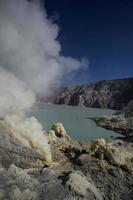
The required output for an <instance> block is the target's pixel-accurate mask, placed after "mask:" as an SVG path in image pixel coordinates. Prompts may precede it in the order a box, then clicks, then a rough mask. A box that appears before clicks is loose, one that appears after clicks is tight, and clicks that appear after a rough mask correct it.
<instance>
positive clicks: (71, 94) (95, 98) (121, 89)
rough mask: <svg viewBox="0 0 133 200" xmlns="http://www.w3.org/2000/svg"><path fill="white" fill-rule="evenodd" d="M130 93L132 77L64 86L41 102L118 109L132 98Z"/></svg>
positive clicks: (132, 89) (132, 85)
mask: <svg viewBox="0 0 133 200" xmlns="http://www.w3.org/2000/svg"><path fill="white" fill-rule="evenodd" d="M132 94H133V78H127V79H119V80H109V81H100V82H97V83H94V84H85V85H80V86H74V87H65V88H62V89H59V90H55V92H54V95H53V96H50V97H49V98H47V99H43V98H41V102H44V101H47V102H52V103H56V104H66V105H74V106H86V107H95V108H110V109H117V110H120V109H122V108H123V107H124V106H125V105H127V104H128V102H129V101H130V100H132V99H133V96H132Z"/></svg>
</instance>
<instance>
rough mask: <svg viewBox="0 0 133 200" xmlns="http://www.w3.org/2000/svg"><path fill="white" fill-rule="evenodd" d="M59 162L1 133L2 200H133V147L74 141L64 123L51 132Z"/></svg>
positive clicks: (114, 141)
mask: <svg viewBox="0 0 133 200" xmlns="http://www.w3.org/2000/svg"><path fill="white" fill-rule="evenodd" d="M47 136H48V138H49V141H50V143H51V148H52V156H53V163H52V165H51V166H50V167H47V168H46V165H45V162H44V163H43V159H44V158H43V157H42V156H40V155H39V154H37V153H36V152H33V150H31V149H28V148H27V147H25V146H23V145H22V144H20V143H19V142H18V141H17V140H14V138H12V137H11V135H10V134H9V133H8V132H7V130H6V131H5V130H3V129H0V200H18V199H19V200H31V199H32V200H118V199H121V200H127V199H129V200H130V199H132V198H133V155H132V151H133V144H132V143H130V142H126V141H122V140H112V141H105V140H104V139H99V140H97V141H92V142H90V141H86V142H85V141H74V140H72V139H71V138H70V137H69V136H68V135H67V132H66V130H65V129H64V127H63V126H62V124H55V125H54V126H52V128H51V130H50V131H49V132H48V133H47Z"/></svg>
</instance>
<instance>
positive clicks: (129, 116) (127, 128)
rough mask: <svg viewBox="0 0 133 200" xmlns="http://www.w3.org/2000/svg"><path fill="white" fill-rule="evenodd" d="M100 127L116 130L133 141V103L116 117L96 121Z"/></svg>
mask: <svg viewBox="0 0 133 200" xmlns="http://www.w3.org/2000/svg"><path fill="white" fill-rule="evenodd" d="M95 122H96V124H97V125H98V126H101V127H104V128H107V129H110V130H114V131H116V132H118V133H121V134H123V135H124V136H126V137H127V138H130V139H132V140H133V101H130V102H129V103H128V105H127V106H126V107H124V108H123V110H122V111H119V112H116V113H115V114H114V115H111V116H108V117H106V116H105V117H102V118H99V119H95Z"/></svg>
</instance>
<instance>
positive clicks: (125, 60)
mask: <svg viewBox="0 0 133 200" xmlns="http://www.w3.org/2000/svg"><path fill="white" fill-rule="evenodd" d="M45 7H46V10H47V13H48V16H49V17H50V18H51V19H52V20H53V21H55V22H56V23H57V24H58V25H59V28H60V32H59V40H60V43H61V45H62V52H61V53H62V54H63V55H65V56H68V55H71V56H72V57H75V58H78V59H79V58H82V57H86V58H87V59H88V60H89V66H88V67H87V68H86V69H80V70H79V71H77V73H75V74H74V75H72V78H71V79H70V81H68V80H69V79H68V78H67V80H66V81H65V79H64V84H70V85H71V84H80V83H86V82H95V81H99V80H107V79H117V78H125V77H132V76H133V1H132V0H45Z"/></svg>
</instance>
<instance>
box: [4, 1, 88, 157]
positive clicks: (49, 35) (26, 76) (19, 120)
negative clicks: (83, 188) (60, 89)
mask: <svg viewBox="0 0 133 200" xmlns="http://www.w3.org/2000/svg"><path fill="white" fill-rule="evenodd" d="M38 2H39V1H36V0H33V1H26V0H10V1H9V0H0V96H1V97H0V117H4V118H5V119H6V121H7V122H8V123H9V124H10V125H11V127H12V128H14V129H15V130H17V132H19V135H18V136H16V135H15V137H17V138H18V139H20V140H21V141H22V142H23V143H25V144H26V143H27V145H28V146H30V147H32V148H35V149H36V150H37V151H39V152H41V153H44V154H47V155H46V157H47V158H48V159H50V147H49V144H48V141H47V138H46V137H45V136H44V135H43V128H42V126H41V125H40V124H39V122H38V121H37V120H36V119H35V118H29V119H27V118H26V117H25V113H26V112H27V111H28V110H29V109H30V108H31V107H32V105H33V104H34V102H35V95H36V94H43V96H44V95H47V94H48V93H49V89H50V88H51V86H53V85H54V84H55V83H56V84H57V83H59V82H60V81H61V79H62V77H63V75H64V74H65V73H68V72H71V71H73V70H77V69H79V68H80V67H83V66H85V65H86V64H87V62H86V60H85V59H81V60H76V59H74V58H71V57H68V58H66V57H64V56H61V55H60V52H61V45H60V43H59V41H58V40H57V38H58V32H59V28H58V26H57V25H56V24H54V23H52V21H50V20H49V19H48V16H47V13H46V11H45V10H44V9H42V8H41V6H40V3H38ZM26 141H27V142H26Z"/></svg>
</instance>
